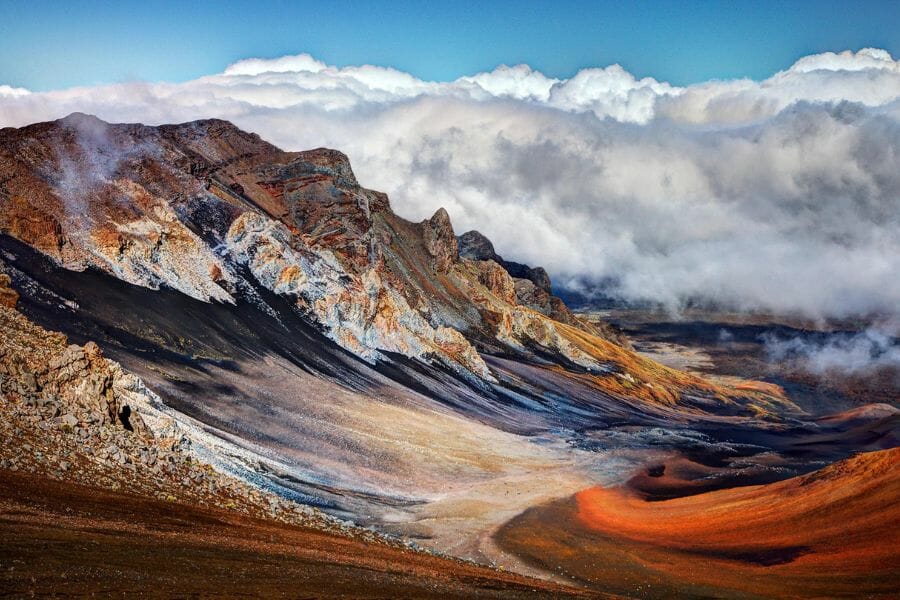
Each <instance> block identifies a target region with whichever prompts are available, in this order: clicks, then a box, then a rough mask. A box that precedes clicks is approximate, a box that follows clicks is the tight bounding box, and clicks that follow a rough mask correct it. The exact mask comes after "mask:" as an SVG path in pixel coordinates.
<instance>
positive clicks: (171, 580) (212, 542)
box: [0, 471, 596, 598]
mask: <svg viewBox="0 0 900 600" xmlns="http://www.w3.org/2000/svg"><path fill="white" fill-rule="evenodd" d="M33 595H36V596H63V597H82V596H93V595H96V596H98V597H121V596H128V597H135V596H140V597H182V598H183V597H264V598H281V597H289V598H550V597H553V598H560V597H596V596H595V595H591V594H589V593H588V592H584V591H581V590H577V589H574V588H565V587H562V586H559V585H557V584H554V583H551V582H546V581H540V580H534V579H528V578H525V577H521V576H518V575H515V574H512V573H504V572H499V571H495V570H492V569H488V568H485V567H479V566H475V565H472V564H468V563H463V562H459V561H454V560H450V559H445V558H440V557H435V556H431V555H428V554H425V553H421V552H414V551H411V550H407V549H403V548H398V547H391V546H388V545H386V544H379V543H367V542H364V541H360V540H355V539H350V538H347V537H342V536H340V535H337V534H334V533H326V532H322V531H317V530H314V529H308V528H303V527H300V526H295V525H286V524H283V523H276V522H272V521H266V520H262V519H257V518H253V517H249V516H246V515H239V514H236V513H233V512H229V511H224V510H215V509H201V508H195V507H191V506H187V505H183V504H176V503H171V502H166V501H161V500H156V499H148V498H141V497H138V496H132V495H128V494H122V493H116V492H110V491H105V490H99V489H94V488H89V487H84V486H80V485H74V484H70V483H65V482H60V481H53V480H50V479H46V478H42V477H38V476H34V475H28V474H22V473H13V472H10V471H0V596H2V597H14V598H19V597H29V596H33Z"/></svg>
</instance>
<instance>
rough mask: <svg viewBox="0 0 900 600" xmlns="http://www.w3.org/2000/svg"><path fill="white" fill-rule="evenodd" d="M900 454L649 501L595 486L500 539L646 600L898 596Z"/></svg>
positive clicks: (527, 517)
mask: <svg viewBox="0 0 900 600" xmlns="http://www.w3.org/2000/svg"><path fill="white" fill-rule="evenodd" d="M898 500H900V448H898V449H893V450H885V451H880V452H871V453H866V454H860V455H857V456H854V457H852V458H850V459H847V460H845V461H841V462H838V463H835V464H834V465H831V466H829V467H826V468H825V469H822V470H820V471H816V472H815V473H811V474H809V475H805V476H802V477H795V478H793V479H789V480H785V481H781V482H778V483H773V484H769V485H762V486H749V487H742V488H733V489H728V490H719V491H715V492H709V493H704V494H699V495H694V496H689V497H684V498H676V499H672V500H664V501H655V502H649V501H647V500H646V499H645V498H643V497H641V496H640V495H638V494H635V493H633V492H632V491H631V490H629V489H627V488H617V489H604V488H591V489H589V490H585V491H583V492H580V493H579V494H576V496H575V497H574V498H571V499H569V500H566V501H561V502H556V503H553V504H550V505H547V506H545V507H540V508H536V509H533V510H531V511H528V512H526V513H524V514H523V515H521V516H520V517H518V518H517V519H515V520H514V521H512V522H511V523H509V524H507V525H506V526H505V527H504V528H503V529H502V530H501V531H500V532H499V533H498V542H499V543H500V545H501V546H502V547H503V548H504V549H506V550H508V551H511V552H514V553H516V554H518V555H519V556H522V557H525V558H526V559H528V560H529V561H530V562H531V563H533V564H535V565H539V566H542V567H544V568H550V569H552V570H554V571H558V572H562V573H568V574H569V575H571V576H572V577H573V578H575V579H578V580H581V581H586V582H593V583H595V584H597V585H598V586H604V589H607V590H611V591H616V592H619V593H631V594H637V595H639V596H641V597H670V596H672V595H678V596H695V597H723V596H724V597H729V598H731V597H750V598H755V597H767V598H772V597H782V598H799V597H829V598H830V597H841V596H852V597H897V595H898V594H900V583H898V579H897V576H898V573H900V502H898Z"/></svg>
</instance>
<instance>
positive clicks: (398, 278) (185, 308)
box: [0, 114, 898, 593]
mask: <svg viewBox="0 0 900 600" xmlns="http://www.w3.org/2000/svg"><path fill="white" fill-rule="evenodd" d="M0 208H2V210H0V252H2V254H0V271H2V273H3V274H4V275H5V277H6V278H5V279H4V280H3V284H4V285H2V286H0V300H2V302H3V303H4V304H5V308H3V309H2V310H3V311H4V312H2V314H0V316H2V318H3V319H4V329H5V330H9V331H10V334H9V335H7V336H6V339H4V340H3V341H2V346H0V348H2V350H3V354H2V361H0V364H2V365H3V369H4V370H3V371H2V373H0V375H2V376H3V378H4V379H3V382H2V386H3V387H2V390H3V395H4V400H3V402H4V404H3V410H4V411H5V412H4V414H6V415H8V416H9V418H8V419H7V420H6V421H5V424H4V427H5V428H6V431H5V432H4V434H5V436H4V440H5V442H4V444H3V445H2V446H3V447H2V448H0V457H2V459H3V461H4V462H3V463H0V467H2V468H4V469H7V470H12V469H16V470H15V471H12V472H21V471H22V470H26V471H28V472H32V471H33V472H34V473H40V474H42V475H44V476H51V477H54V478H56V479H57V480H60V481H63V482H68V483H79V482H80V483H89V484H102V485H103V486H104V487H106V488H108V489H120V490H125V491H128V492H129V493H132V494H137V495H139V496H140V497H142V498H152V499H154V500H153V501H154V502H159V501H163V502H167V501H171V499H170V498H174V499H175V501H178V502H184V503H186V504H189V505H191V506H192V507H202V510H213V511H214V510H220V509H228V510H233V509H237V510H239V511H242V512H244V513H246V514H248V515H251V516H253V517H254V518H255V517H260V516H262V517H267V518H277V519H282V520H284V521H285V522H289V523H292V524H299V525H302V526H315V527H318V528H319V529H322V528H324V529H326V530H328V531H330V532H332V533H334V534H336V535H362V536H363V540H362V541H363V542H366V543H376V542H377V543H385V544H388V545H390V543H393V542H390V540H385V539H382V538H381V537H379V536H376V535H375V534H374V533H372V532H368V531H367V530H361V529H356V528H353V527H351V526H350V525H349V524H346V523H341V522H338V521H336V520H335V517H340V518H342V519H346V520H350V521H352V522H353V523H355V524H357V525H363V526H367V527H371V528H373V529H375V530H377V531H379V532H381V533H387V534H397V535H400V536H403V537H404V538H405V539H415V540H416V541H417V542H418V543H419V544H420V545H422V546H425V547H428V548H431V549H434V550H439V551H441V552H445V553H449V554H452V555H454V556H458V557H464V558H468V559H473V560H476V561H479V562H483V563H493V564H495V565H500V566H503V567H504V568H512V569H516V570H519V571H522V572H525V573H530V574H535V575H541V576H543V577H547V576H552V577H554V578H556V579H565V577H566V574H565V573H563V572H562V571H560V569H561V568H562V566H560V565H562V564H564V561H562V562H560V564H559V565H556V567H559V568H556V567H554V565H550V564H540V565H538V564H536V563H535V561H534V560H533V559H532V556H531V554H530V553H529V552H528V551H527V549H525V548H521V547H516V548H515V549H514V550H515V551H514V552H510V551H509V549H510V548H513V546H511V545H509V544H507V543H506V542H503V543H502V544H500V545H498V543H497V538H495V535H494V534H496V533H497V532H498V531H499V530H501V528H504V524H505V523H508V522H510V521H511V520H513V519H515V518H517V515H520V514H522V513H523V512H524V513H525V514H526V515H528V514H531V513H530V512H525V511H529V509H533V508H534V507H536V506H554V504H553V503H554V502H559V501H560V499H564V498H566V497H569V496H572V495H575V494H579V493H582V492H583V490H589V489H595V488H596V486H598V485H599V486H602V488H603V489H606V488H609V487H612V486H617V485H622V484H625V483H626V482H628V481H630V482H631V483H630V484H629V485H630V486H631V489H634V490H637V491H638V492H640V493H643V494H645V495H646V496H647V497H652V498H653V499H655V500H659V499H661V498H674V497H678V496H684V495H690V494H700V493H702V492H709V491H712V490H717V489H724V488H733V487H734V486H742V485H760V484H770V483H772V482H776V481H779V480H784V479H787V478H790V477H793V476H798V475H803V474H806V473H809V472H811V471H814V470H815V469H819V468H822V467H824V466H826V465H828V464H829V463H832V462H834V461H839V460H842V459H846V458H847V457H849V456H851V455H852V454H853V453H854V452H858V451H868V450H880V449H884V448H891V447H894V446H896V445H897V436H896V431H897V425H898V418H897V414H896V411H894V412H891V411H890V410H888V409H886V408H884V407H878V406H874V407H868V408H865V407H864V408H865V410H862V412H859V413H854V414H853V415H849V416H848V415H846V414H843V415H837V416H832V417H827V416H825V418H823V415H820V414H815V415H813V414H810V413H809V412H808V411H807V410H805V409H804V407H803V406H800V405H798V404H797V403H795V402H793V401H792V398H791V397H790V395H789V394H785V392H784V390H783V389H782V388H781V387H779V386H778V385H773V384H771V383H764V382H759V381H752V380H748V379H740V378H735V377H732V378H727V379H726V378H718V379H715V380H713V379H709V378H706V377H703V376H701V375H698V374H693V373H689V372H686V371H684V370H679V369H676V368H672V367H667V366H664V365H662V364H660V363H658V362H655V361H654V360H651V359H649V358H647V357H646V356H642V355H641V354H639V353H636V352H635V351H634V350H633V349H632V348H631V346H630V344H629V342H628V341H627V340H626V339H625V338H624V337H623V336H622V334H621V333H619V331H617V330H616V329H614V328H613V327H611V326H609V325H608V324H606V323H605V322H603V321H596V320H592V321H588V320H585V319H582V318H580V317H579V316H577V315H575V314H574V313H572V312H571V311H570V310H569V309H568V308H567V307H566V305H565V303H563V302H562V301H561V300H560V299H559V298H556V297H555V296H554V295H553V288H552V284H551V282H550V279H549V277H548V275H547V273H546V272H545V271H544V270H543V269H541V268H540V267H532V266H527V265H522V264H518V263H514V262H511V261H507V260H505V259H503V258H502V257H501V256H500V255H499V254H497V252H496V250H495V249H494V248H493V245H492V244H491V243H490V241H489V240H487V239H486V238H484V236H482V235H481V234H479V233H478V232H468V233H465V234H463V235H461V236H459V237H457V236H456V232H454V230H453V226H452V223H451V220H450V215H448V214H447V212H446V211H444V210H439V211H438V212H437V213H436V214H435V215H434V216H433V217H432V218H430V219H427V220H425V221H423V222H420V223H411V222H409V221H406V220H405V219H403V218H401V217H399V216H398V215H396V214H394V213H393V211H392V210H391V208H390V202H389V200H388V198H387V196H386V195H384V194H382V193H380V192H375V191H372V190H368V189H365V188H363V187H362V186H361V185H360V184H359V182H357V181H356V178H355V176H354V174H353V171H352V169H351V167H350V164H349V161H348V159H347V157H346V156H344V155H343V154H341V153H340V152H337V151H334V150H327V149H317V150H312V151H306V152H284V151H281V150H279V149H278V148H275V147H274V146H272V145H270V144H268V143H266V142H264V141H263V140H261V139H260V138H259V137H258V136H255V135H253V134H249V133H246V132H243V131H241V130H239V129H237V128H236V127H234V126H233V125H231V124H230V123H227V122H224V121H217V120H208V121H197V122H192V123H186V124H181V125H165V126H160V127H148V126H143V125H137V124H124V125H111V124H108V123H104V122H102V121H100V120H98V119H96V118H94V117H90V116H87V115H80V114H74V115H70V116H69V117H66V118H65V119H61V120H59V121H54V122H50V123H39V124H35V125H31V126H28V127H23V128H20V129H12V128H7V129H3V130H0ZM17 296H21V297H20V298H18V302H16V297H17ZM12 307H16V308H15V309H14V308H12ZM55 332H59V333H55ZM888 408H889V407H888ZM17 439H29V440H30V439H33V440H35V441H34V443H32V442H31V441H28V442H27V446H26V444H18V443H14V441H13V440H17ZM48 457H52V458H51V459H50V460H45V458H48ZM62 463H65V464H62ZM661 464H662V465H669V467H668V468H669V473H670V474H672V473H675V472H677V477H669V478H662V479H659V481H653V482H649V483H648V482H647V481H643V483H641V481H642V480H641V477H642V474H643V473H646V472H648V469H651V470H652V469H658V467H659V465H661ZM678 465H680V467H679V468H677V469H676V466H678ZM653 472H655V471H653ZM895 475H896V474H895V473H894V472H893V471H892V472H891V474H890V475H889V477H892V478H893V477H895ZM644 479H646V477H644ZM655 479H658V478H655ZM663 483H665V485H663ZM29 485H31V484H29ZM34 485H39V484H38V483H35V484H34ZM48 485H49V484H48ZM54 485H55V484H54ZM59 485H60V486H63V485H64V484H59ZM774 485H777V484H774ZM54 489H56V490H57V491H58V492H59V493H61V494H63V493H65V494H67V493H69V492H68V491H65V489H64V488H63V487H57V488H54ZM72 493H74V492H72ZM698 497H699V496H698ZM15 501H16V502H25V503H26V504H27V503H28V502H31V501H30V500H27V499H25V500H23V499H19V500H15ZM271 503H274V505H272V504H271ZM303 507H306V508H303ZM309 507H317V509H321V511H319V510H312V509H311V508H309ZM154 510H155V509H154ZM185 510H187V509H185ZM198 510H200V508H198ZM329 515H330V516H329ZM113 521H114V519H113ZM107 526H109V527H111V528H113V529H115V528H116V527H119V525H116V524H114V523H112V521H110V523H107V524H105V525H103V527H107ZM292 526H293V525H292ZM248 527H250V526H249V525H248ZM254 527H256V526H255V525H254V526H252V527H251V529H253V528H254ZM335 528H337V529H336V530H335ZM505 530H506V529H504V531H505ZM584 530H585V532H587V533H590V528H589V527H585V528H584ZM552 531H553V530H552V528H550V529H547V532H548V535H550V534H552ZM286 535H287V534H286ZM502 539H506V538H505V537H504V538H502ZM379 540H380V541H379ZM298 543H299V542H298ZM23 551H24V550H23ZM448 568H449V567H448ZM467 568H468V567H467ZM551 574H552V575H551ZM578 580H579V583H581V584H584V583H585V581H587V579H585V578H583V577H579V578H578ZM597 585H598V587H599V589H601V590H602V589H603V587H602V585H601V584H600V583H598V584H597ZM633 591H634V590H630V591H628V592H627V593H632V592H633Z"/></svg>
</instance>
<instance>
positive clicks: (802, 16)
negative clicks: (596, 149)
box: [0, 0, 900, 90]
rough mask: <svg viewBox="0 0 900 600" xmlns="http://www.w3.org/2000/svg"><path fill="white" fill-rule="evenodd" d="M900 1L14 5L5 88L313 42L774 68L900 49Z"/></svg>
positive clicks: (176, 76) (158, 76)
mask: <svg viewBox="0 0 900 600" xmlns="http://www.w3.org/2000/svg"><path fill="white" fill-rule="evenodd" d="M898 23H900V2H898V1H896V0H894V1H892V0H887V1H873V2H868V3H859V4H857V3H854V2H830V1H817V2H769V1H762V0H757V1H753V2H688V1H682V2H664V1H662V0H659V1H656V2H637V1H634V2H600V1H597V2H586V1H576V2H531V1H527V0H518V1H515V2H505V1H499V0H498V1H495V2H485V3H475V2H457V1H452V0H445V1H443V2H435V3H433V4H431V5H426V4H424V3H414V2H392V3H375V2H341V1H334V0H332V1H329V2H322V1H318V2H185V3H183V4H182V3H174V2H153V1H144V2H120V3H111V2H99V1H95V2H44V1H28V2H10V1H8V0H0V84H4V83H5V84H9V85H13V86H21V87H27V88H29V89H32V90H48V89H58V88H62V87H69V86H74V85H90V84H96V83H109V82H120V81H129V80H149V81H162V80H165V81H184V80H187V79H191V78H195V77H198V76H201V75H206V74H211V73H217V72H221V71H222V69H224V67H225V66H226V65H228V64H229V63H231V62H234V61H235V60H238V59H241V58H246V57H251V56H258V57H276V56H281V55H285V54H297V53H301V52H308V53H310V54H312V55H313V56H315V57H316V58H319V59H320V60H323V61H325V62H327V63H329V64H335V65H338V66H345V65H350V64H364V63H369V64H377V65H382V66H392V67H395V68H398V69H401V70H404V71H407V72H410V73H412V74H414V75H416V76H418V77H420V78H425V79H434V80H452V79H455V78H456V77H459V76H461V75H468V74H473V73H475V72H478V71H483V70H489V69H492V68H493V67H495V66H496V65H498V64H501V63H506V64H516V63H523V62H524V63H527V64H529V65H531V66H532V67H534V68H536V69H538V70H541V71H543V72H545V73H547V74H548V75H553V76H557V77H566V76H570V75H572V74H573V73H574V72H576V71H577V70H578V69H580V68H583V67H587V66H605V65H608V64H611V63H616V62H617V63H620V64H621V65H623V66H624V67H625V68H626V69H628V70H629V71H631V72H632V73H634V74H635V75H637V76H641V77H642V76H653V77H656V78H657V79H660V80H666V81H670V82H672V83H674V84H678V85H684V84H687V83H693V82H698V81H704V80H708V79H715V78H722V79H724V78H733V77H743V76H747V77H751V78H755V79H761V78H765V77H767V76H768V75H771V74H772V73H773V72H775V71H778V70H780V69H782V68H785V67H787V66H789V65H790V64H791V63H792V62H793V61H794V60H795V59H797V58H798V57H800V56H803V55H807V54H812V53H817V52H822V51H826V50H834V51H839V50H844V49H859V48H861V47H866V46H874V47H879V48H884V49H886V50H888V51H890V52H891V53H892V54H893V55H894V56H897V55H900V26H898V25H897V24H898Z"/></svg>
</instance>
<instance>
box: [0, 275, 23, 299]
mask: <svg viewBox="0 0 900 600" xmlns="http://www.w3.org/2000/svg"><path fill="white" fill-rule="evenodd" d="M11 283H12V281H11V279H10V277H9V275H7V274H5V273H0V306H2V307H5V308H15V307H16V303H17V302H18V301H19V293H18V292H17V291H16V290H14V289H12V287H10V284H11Z"/></svg>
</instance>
